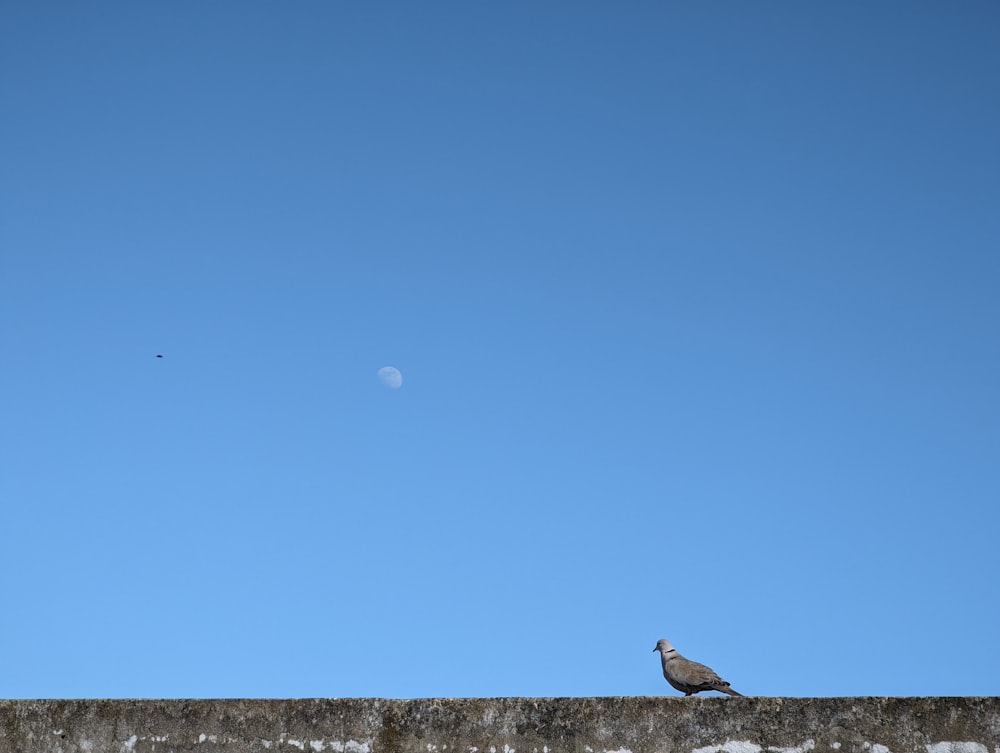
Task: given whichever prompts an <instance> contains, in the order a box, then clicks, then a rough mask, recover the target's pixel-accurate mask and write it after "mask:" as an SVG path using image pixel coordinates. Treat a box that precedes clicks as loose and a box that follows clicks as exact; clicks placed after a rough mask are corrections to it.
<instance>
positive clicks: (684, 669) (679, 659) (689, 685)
mask: <svg viewBox="0 0 1000 753" xmlns="http://www.w3.org/2000/svg"><path fill="white" fill-rule="evenodd" d="M653 651H659V652H660V662H661V663H662V664H663V676H664V677H665V678H666V679H667V682H669V683H670V684H671V685H672V686H673V687H675V688H676V689H677V690H679V691H681V692H682V693H683V694H684V695H685V696H689V695H693V694H695V693H700V692H701V691H703V690H718V691H720V692H722V693H728V694H729V695H743V694H742V693H737V692H736V691H735V690H733V689H732V688H731V687H729V683H728V682H726V681H725V680H723V679H722V678H721V677H719V676H718V675H717V674H715V672H714V671H713V670H712V669H710V668H709V667H706V666H705V665H704V664H699V663H698V662H696V661H691V660H690V659H685V658H684V657H683V656H681V655H680V654H679V653H677V649H676V648H674V647H673V646H672V645H671V643H670V641H668V640H667V639H666V638H660V640H658V641H657V642H656V648H654V649H653Z"/></svg>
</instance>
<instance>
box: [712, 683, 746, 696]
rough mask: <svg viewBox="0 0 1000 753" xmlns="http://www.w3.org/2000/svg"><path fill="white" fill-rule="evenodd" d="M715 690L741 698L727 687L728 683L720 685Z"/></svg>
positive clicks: (739, 694) (740, 694)
mask: <svg viewBox="0 0 1000 753" xmlns="http://www.w3.org/2000/svg"><path fill="white" fill-rule="evenodd" d="M716 690H721V691H722V692H723V693H729V695H738V696H739V697H740V698H742V697H743V694H742V693H737V692H736V691H735V690H733V689H732V688H731V687H729V684H728V683H727V684H725V685H720V686H719V687H717V688H716Z"/></svg>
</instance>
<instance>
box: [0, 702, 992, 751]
mask: <svg viewBox="0 0 1000 753" xmlns="http://www.w3.org/2000/svg"><path fill="white" fill-rule="evenodd" d="M182 751H197V752H198V753H258V752H260V753H263V752H264V751H269V752H270V753H298V752H299V751H302V753H322V752H323V751H327V752H329V753H418V752H419V753H675V752H680V751H683V753H715V752H716V751H722V753H809V751H815V752H816V753H826V752H827V751H830V752H831V753H832V752H833V751H836V752H837V753H906V752H913V753H1000V697H990V698H972V697H963V698H697V697H692V698H674V697H669V698H657V697H636V698H448V699H419V700H407V701H397V700H386V699H379V698H359V699H300V700H269V699H255V700H13V701H4V700H0V753H181V752H182Z"/></svg>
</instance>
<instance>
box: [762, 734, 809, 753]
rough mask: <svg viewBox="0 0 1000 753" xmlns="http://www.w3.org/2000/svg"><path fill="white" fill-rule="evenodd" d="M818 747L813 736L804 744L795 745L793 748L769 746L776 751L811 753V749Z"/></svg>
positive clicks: (783, 752) (770, 749)
mask: <svg viewBox="0 0 1000 753" xmlns="http://www.w3.org/2000/svg"><path fill="white" fill-rule="evenodd" d="M815 747H816V741H815V740H813V739H812V738H810V739H808V740H806V741H805V742H804V743H802V745H793V746H792V747H791V748H770V747H769V748H768V750H769V751H774V753H809V751H810V750H812V749H813V748H815Z"/></svg>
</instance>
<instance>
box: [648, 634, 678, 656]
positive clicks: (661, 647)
mask: <svg viewBox="0 0 1000 753" xmlns="http://www.w3.org/2000/svg"><path fill="white" fill-rule="evenodd" d="M675 650H676V649H675V648H674V647H673V646H672V645H671V643H670V641H668V640H667V639H666V638H660V640H658V641H657V642H656V648H654V649H653V651H659V652H660V653H661V654H665V653H667V652H669V651H675Z"/></svg>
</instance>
